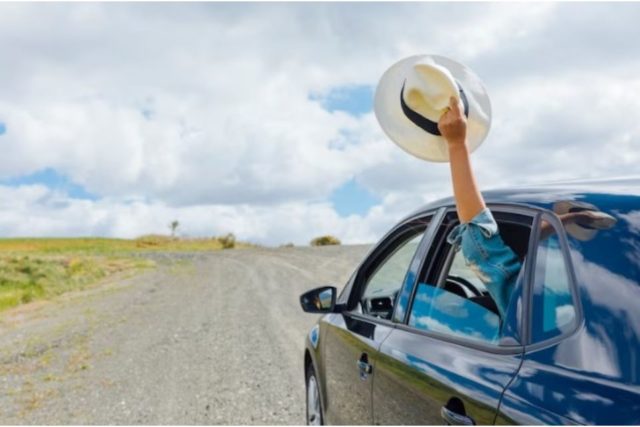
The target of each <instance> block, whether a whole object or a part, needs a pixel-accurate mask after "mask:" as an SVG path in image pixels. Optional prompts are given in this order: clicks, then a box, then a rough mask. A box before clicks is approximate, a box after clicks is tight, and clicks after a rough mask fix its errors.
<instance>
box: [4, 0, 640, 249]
mask: <svg viewBox="0 0 640 427" xmlns="http://www.w3.org/2000/svg"><path fill="white" fill-rule="evenodd" d="M639 16H640V7H639V6H636V5H602V6H598V5H581V4H571V5H555V4H548V3H545V4H515V5H510V4H504V3H500V4H443V3H437V4H417V3H411V4H393V5H389V4H286V5H285V4H237V5H231V4H135V5H126V4H99V3H87V4H38V5H29V4H27V5H18V4H6V3H5V4H2V5H0V52H2V59H3V62H4V63H5V64H9V65H10V66H3V67H0V90H1V91H2V93H3V97H2V101H0V122H3V123H6V125H7V133H6V134H5V135H1V136H0V147H2V149H3V153H4V156H2V157H0V178H3V177H4V178H7V177H12V176H20V175H25V174H29V173H33V172H35V171H37V170H40V169H43V168H53V169H55V170H56V171H59V172H60V173H62V174H65V175H67V176H68V177H69V178H70V179H71V180H72V181H73V182H75V183H78V184H80V185H82V186H84V187H85V188H86V189H87V190H88V191H89V192H92V193H95V194H98V195H100V196H101V197H103V198H102V199H101V200H98V201H82V200H70V199H68V198H66V196H64V195H55V196H54V195H53V194H50V191H49V192H47V191H48V190H46V189H44V188H40V187H24V188H20V189H7V188H5V189H3V190H2V191H3V193H2V195H3V197H7V199H3V200H2V203H3V204H5V206H6V207H7V209H6V210H5V212H4V213H3V215H4V216H3V217H2V223H1V224H2V228H1V230H2V232H3V234H5V235H19V234H21V233H25V234H28V235H38V234H43V235H50V234H64V233H70V234H74V235H77V234H105V235H117V236H133V235H139V234H142V233H145V232H159V231H163V230H165V228H166V223H167V221H170V220H172V219H175V218H178V219H180V221H181V222H182V223H183V224H184V227H185V228H184V230H185V231H187V230H188V232H189V233H191V234H214V233H220V232H226V231H233V232H235V233H236V234H238V235H239V236H241V237H243V238H247V239H250V240H255V241H260V242H263V243H264V242H267V243H280V242H283V241H290V240H293V241H296V242H303V241H308V239H309V238H310V237H312V236H313V235H317V234H320V233H321V232H325V230H326V232H331V233H332V234H337V235H339V237H341V238H343V240H345V241H354V242H355V241H373V240H376V239H377V237H378V236H380V235H381V234H382V233H383V232H384V231H385V230H386V229H387V228H388V227H389V226H391V225H392V224H393V222H395V221H396V220H397V219H399V218H400V217H402V216H404V215H405V214H406V213H408V212H410V211H411V210H413V209H415V208H417V207H419V206H420V205H422V204H423V203H424V202H426V201H428V200H432V199H434V198H436V197H440V196H445V195H448V194H450V191H451V187H450V182H449V171H448V168H447V165H441V164H430V163H424V162H421V161H419V160H417V159H414V158H411V157H409V156H407V155H406V154H405V153H404V152H402V151H401V150H400V149H398V148H397V147H395V146H394V145H392V144H391V143H390V142H389V141H388V140H387V139H386V137H385V136H384V135H383V134H382V132H381V131H380V130H379V127H378V125H377V123H376V121H375V118H374V116H373V114H366V115H363V116H361V117H358V118H356V117H352V116H350V115H348V114H345V113H340V112H334V113H329V112H327V111H325V110H324V109H323V108H322V107H321V105H320V102H318V101H313V100H312V99H310V98H309V95H310V94H311V93H326V92H327V91H329V90H331V88H334V87H340V86H344V85H349V84H371V85H374V84H375V83H376V82H377V80H378V78H379V76H380V75H381V74H382V73H383V71H384V70H385V69H386V67H388V66H389V65H390V64H391V63H392V62H394V61H396V60H398V59H399V58H401V57H403V56H405V55H409V54H415V53H417V52H434V53H442V54H446V55H450V56H452V57H454V58H457V59H459V60H460V61H462V62H466V63H468V64H469V65H470V66H471V67H472V68H474V69H476V70H477V71H478V73H479V74H480V75H481V76H482V77H483V78H484V79H485V81H486V82H487V86H488V88H489V90H490V95H491V97H492V102H493V107H494V112H495V114H494V117H495V122H494V126H493V129H492V132H491V134H490V137H489V140H488V141H487V142H486V143H485V145H484V146H483V147H481V149H480V150H479V151H478V152H477V153H476V154H475V155H474V162H475V164H476V167H477V171H478V177H479V181H480V183H481V184H482V185H483V187H485V188H486V187H493V186H508V185H513V184H516V183H526V182H536V181H540V180H549V179H561V178H575V177H595V176H605V175H611V174H612V173H614V171H615V174H616V175H620V174H623V173H626V172H631V171H633V168H634V165H636V164H637V163H638V160H640V158H639V157H638V156H639V154H638V153H640V150H639V149H638V148H640V147H639V145H638V136H639V135H638V132H639V127H638V125H637V124H636V121H635V120H634V117H635V116H636V115H637V113H638V112H639V111H640V103H639V102H638V101H637V97H634V96H633V94H634V93H637V92H638V89H640V79H638V78H637V77H636V76H637V75H639V73H638V71H640V63H638V62H637V61H636V62H634V60H633V59H629V58H630V57H631V58H632V57H634V55H633V54H632V53H640V52H639V50H640V48H638V47H636V46H635V45H634V44H633V38H630V37H629V36H630V35H631V34H635V31H636V30H635V28H636V27H635V25H636V24H635V23H636V22H637V19H636V18H637V17H639ZM605 18H606V19H605ZM596 24H597V25H596ZM594 32H595V33H598V34H600V36H601V37H594V36H593V35H592V34H593V33H594ZM576 34H579V35H580V37H577V36H575V35H576ZM551 39H553V40H554V42H553V43H554V44H550V42H549V40H551ZM556 40H557V42H556ZM587 41H588V43H587ZM636 57H637V55H636ZM598 58H601V59H600V60H598ZM352 177H355V178H356V180H357V181H358V182H359V183H360V184H361V185H363V186H364V187H366V188H367V189H369V190H370V191H372V192H374V193H375V194H376V195H378V196H379V197H380V199H381V200H383V202H382V203H381V204H380V205H379V206H377V207H374V208H373V209H372V210H371V211H370V212H369V213H368V214H367V215H366V216H365V217H355V216H354V217H350V218H340V217H339V216H338V215H337V214H336V213H335V212H334V210H333V209H332V207H331V206H330V204H329V203H328V202H327V197H328V196H329V194H330V193H331V192H332V191H333V190H334V189H336V188H338V187H339V186H340V185H342V184H343V183H345V182H346V181H348V180H349V179H351V178H352ZM11 192H15V194H14V193H11ZM39 192H40V193H39ZM9 193H11V194H9ZM41 193H42V194H41ZM38 194H40V195H39V196H38ZM34 197H36V199H34ZM37 197H44V198H45V199H46V200H47V202H46V203H45V202H42V201H41V200H40V199H37ZM53 198H57V199H56V200H57V201H56V203H57V204H56V203H53V202H52V201H51V200H53ZM74 215H77V216H74ZM72 221H73V222H72ZM27 224H28V225H27Z"/></svg>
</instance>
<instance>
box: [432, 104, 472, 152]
mask: <svg viewBox="0 0 640 427" xmlns="http://www.w3.org/2000/svg"><path fill="white" fill-rule="evenodd" d="M438 130H439V131H440V134H442V137H443V138H444V139H445V140H446V141H447V143H448V144H449V145H464V144H465V142H466V138H467V118H466V117H465V116H464V113H463V112H462V106H461V103H460V100H459V99H457V98H456V97H454V96H452V97H451V98H449V107H448V109H447V111H446V112H445V113H444V114H443V115H442V117H440V120H439V121H438Z"/></svg>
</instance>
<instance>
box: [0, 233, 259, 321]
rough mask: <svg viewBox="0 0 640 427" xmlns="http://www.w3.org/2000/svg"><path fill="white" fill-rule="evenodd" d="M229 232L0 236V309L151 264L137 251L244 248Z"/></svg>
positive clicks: (90, 283)
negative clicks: (188, 235)
mask: <svg viewBox="0 0 640 427" xmlns="http://www.w3.org/2000/svg"><path fill="white" fill-rule="evenodd" d="M230 236H232V235H228V236H224V237H220V238H218V237H212V238H201V239H178V238H172V237H169V236H161V235H147V236H141V237H139V238H137V239H132V240H127V239H103V238H46V239H39V238H28V239H0V311H3V310H7V309H9V308H12V307H15V306H18V305H21V304H26V303H29V302H32V301H37V300H43V299H51V298H53V297H56V296H58V295H61V294H63V293H65V292H69V291H73V290H80V289H83V288H85V287H87V286H90V285H92V284H95V283H97V282H99V281H100V280H103V279H105V278H107V277H109V276H112V275H114V274H117V273H120V272H124V271H136V270H139V269H142V268H144V267H149V266H152V265H153V262H151V261H148V260H145V259H144V258H140V257H135V256H133V254H135V253H141V252H142V253H144V252H158V251H164V252H176V251H189V252H193V251H213V250H221V249H228V248H233V247H235V248H246V247H252V246H253V245H250V244H247V243H241V242H236V241H235V238H233V242H232V243H233V244H231V243H230V242H231V240H230Z"/></svg>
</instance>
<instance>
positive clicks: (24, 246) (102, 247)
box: [0, 235, 255, 255]
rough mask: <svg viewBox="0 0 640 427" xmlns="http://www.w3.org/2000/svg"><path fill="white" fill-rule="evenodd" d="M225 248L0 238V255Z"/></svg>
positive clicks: (156, 241) (144, 240)
mask: <svg viewBox="0 0 640 427" xmlns="http://www.w3.org/2000/svg"><path fill="white" fill-rule="evenodd" d="M254 246H255V245H251V244H249V243H242V242H234V246H232V247H235V248H248V247H254ZM225 247H227V248H228V247H229V240H228V236H224V237H209V238H199V239H178V238H172V237H169V236H162V235H147V236H141V237H138V238H137V239H103V238H93V237H92V238H73V239H71V238H47V239H38V238H33V239H0V254H2V253H6V252H11V253H21V254H22V253H39V254H73V253H79V254H83V255H117V254H123V253H131V252H147V251H169V252H171V251H187V252H191V251H215V250H220V249H224V248H225Z"/></svg>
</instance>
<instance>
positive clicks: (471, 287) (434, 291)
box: [409, 251, 500, 343]
mask: <svg viewBox="0 0 640 427" xmlns="http://www.w3.org/2000/svg"><path fill="white" fill-rule="evenodd" d="M409 326H412V327H415V328H417V329H424V330H428V331H434V332H440V333H445V334H449V335H455V336H459V337H464V338H468V339H472V340H480V341H486V342H491V343H494V342H497V341H498V339H499V338H500V316H499V314H498V309H497V307H496V305H495V302H494V301H493V299H492V298H491V297H490V296H489V292H488V291H487V288H486V287H485V286H484V284H483V283H482V281H481V280H480V279H479V278H478V276H477V275H476V274H475V273H474V272H473V271H472V270H471V269H470V268H469V267H468V266H467V265H466V263H465V261H464V256H463V255H462V251H456V252H455V255H454V256H453V261H452V262H451V268H450V269H449V273H448V274H447V275H446V277H445V280H444V282H443V283H442V284H441V285H439V286H437V285H433V284H428V283H419V284H418V288H417V290H416V296H415V298H414V302H413V307H412V310H411V314H410V315H409Z"/></svg>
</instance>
